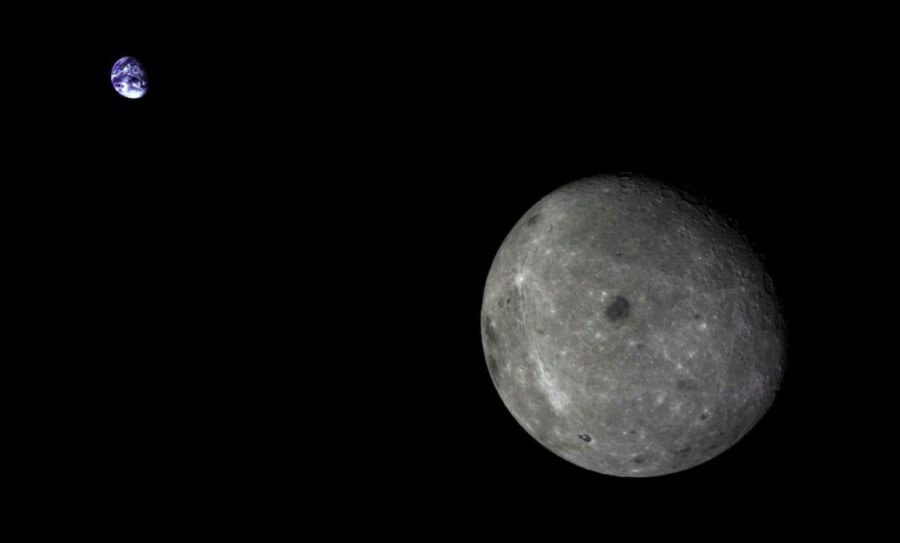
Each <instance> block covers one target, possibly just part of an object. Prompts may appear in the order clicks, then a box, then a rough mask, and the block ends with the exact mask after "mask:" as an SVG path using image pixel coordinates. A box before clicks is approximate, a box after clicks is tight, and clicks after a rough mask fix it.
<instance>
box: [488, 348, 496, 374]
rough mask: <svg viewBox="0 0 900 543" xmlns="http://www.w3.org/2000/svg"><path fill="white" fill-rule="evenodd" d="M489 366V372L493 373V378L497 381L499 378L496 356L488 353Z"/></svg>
mask: <svg viewBox="0 0 900 543" xmlns="http://www.w3.org/2000/svg"><path fill="white" fill-rule="evenodd" d="M487 365H488V371H490V372H491V376H492V377H494V379H497V377H498V373H497V359H496V358H494V355H492V354H490V353H488V355H487Z"/></svg>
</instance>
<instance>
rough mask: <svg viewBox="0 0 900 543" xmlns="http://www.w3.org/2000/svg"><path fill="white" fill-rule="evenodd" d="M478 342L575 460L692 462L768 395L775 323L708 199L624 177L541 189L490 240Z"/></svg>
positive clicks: (547, 437) (742, 425)
mask: <svg viewBox="0 0 900 543" xmlns="http://www.w3.org/2000/svg"><path fill="white" fill-rule="evenodd" d="M482 342H483V346H484V352H485V356H486V359H487V364H488V369H489V371H490V374H491V378H492V379H493V382H494V385H495V386H496V388H497V391H498V392H499V393H500V397H501V398H502V399H503V402H504V403H505V404H506V407H507V408H508V409H509V411H510V412H511V413H512V414H513V416H514V417H515V418H516V420H518V422H519V423H520V424H521V425H522V426H523V427H524V428H525V429H526V430H527V431H528V432H529V433H530V434H531V435H532V436H533V437H534V438H535V439H537V440H538V441H539V442H540V443H541V444H543V445H544V446H545V447H546V448H548V449H550V450H551V451H553V452H554V453H556V454H557V455H559V456H561V457H563V458H565V459H566V460H569V461H570V462H572V463H574V464H577V465H579V466H582V467H584V468H587V469H590V470H593V471H597V472H600V473H605V474H609V475H618V476H629V477H647V476H654V475H663V474H667V473H673V472H677V471H681V470H684V469H688V468H690V467H692V466H696V465H697V464H700V463H702V462H705V461H707V460H709V459H711V458H713V457H715V456H716V455H718V454H720V453H721V452H723V451H724V450H726V449H727V448H729V447H730V446H731V445H733V444H734V443H735V442H737V441H738V440H739V439H741V437H742V436H744V435H745V434H746V433H747V432H748V431H749V430H750V429H751V428H752V427H753V426H754V424H756V422H757V421H758V420H759V419H760V417H762V416H763V414H764V413H765V412H766V410H767V409H768V408H769V406H770V405H771V403H772V401H773V399H774V397H775V393H776V390H777V389H778V386H779V383H780V380H781V375H782V371H783V358H784V329H783V324H782V318H781V312H780V308H779V304H778V302H777V298H776V296H775V294H774V291H773V289H772V284H771V280H770V278H769V276H768V275H767V274H766V272H765V269H764V268H763V265H762V262H761V260H760V259H759V258H758V257H757V256H756V255H755V254H754V252H753V251H752V250H751V248H750V246H749V244H748V243H747V241H746V239H745V238H744V237H743V236H742V235H741V234H740V233H739V232H738V231H737V230H736V229H735V228H734V227H733V226H731V225H730V224H729V223H728V221H726V220H724V219H723V218H722V217H721V216H720V215H718V214H716V213H715V212H714V211H713V210H712V209H711V208H710V207H709V206H708V205H706V204H705V203H704V202H702V201H700V200H698V199H696V198H693V197H691V196H690V195H689V194H686V193H683V192H681V191H677V190H675V189H672V188H670V187H668V186H666V185H664V184H661V183H658V182H655V181H651V180H647V179H643V178H635V177H628V176H619V177H615V176H610V177H599V178H592V179H586V180H583V181H579V182H575V183H571V184H569V185H566V186H564V187H562V188H560V189H558V190H556V191H555V192H553V193H551V194H549V195H548V196H546V197H545V198H543V199H542V200H541V201H539V202H538V203H537V204H536V205H535V206H534V207H532V208H531V209H530V210H529V211H528V212H527V213H526V214H525V215H524V216H523V217H522V219H521V220H520V221H519V222H518V223H517V224H516V225H515V227H514V228H513V229H512V231H511V232H510V233H509V235H508V236H507V238H506V240H505V241H504V242H503V244H502V246H501V247H500V250H499V252H498V253H497V255H496V257H495V259H494V262H493V265H492V266H491V270H490V273H489V274H488V279H487V284H486V286H485V291H484V301H483V305H482Z"/></svg>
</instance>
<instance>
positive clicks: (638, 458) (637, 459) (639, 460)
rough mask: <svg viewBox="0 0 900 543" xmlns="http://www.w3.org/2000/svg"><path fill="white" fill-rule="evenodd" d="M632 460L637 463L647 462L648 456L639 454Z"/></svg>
mask: <svg viewBox="0 0 900 543" xmlns="http://www.w3.org/2000/svg"><path fill="white" fill-rule="evenodd" d="M631 461H632V462H633V463H635V464H637V465H641V464H645V463H646V462H647V457H646V456H644V455H642V454H639V455H637V456H635V457H634V458H632V459H631Z"/></svg>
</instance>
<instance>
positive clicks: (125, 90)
mask: <svg viewBox="0 0 900 543" xmlns="http://www.w3.org/2000/svg"><path fill="white" fill-rule="evenodd" d="M109 78H110V81H112V85H113V88H114V89H116V92H117V93H119V94H120V95H122V96H124V97H125V98H131V99H137V98H141V97H142V96H144V94H146V93H147V76H146V73H145V72H144V68H143V66H141V63H140V62H138V61H137V60H136V59H135V58H134V57H122V58H120V59H119V60H117V61H116V63H115V64H113V67H112V71H111V72H110V76H109Z"/></svg>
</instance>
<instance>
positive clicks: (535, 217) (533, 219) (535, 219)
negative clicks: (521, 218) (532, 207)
mask: <svg viewBox="0 0 900 543" xmlns="http://www.w3.org/2000/svg"><path fill="white" fill-rule="evenodd" d="M540 220H541V214H540V213H535V214H534V215H532V216H531V217H528V220H527V221H525V226H534V225H536V224H537V223H538V222H540Z"/></svg>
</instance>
